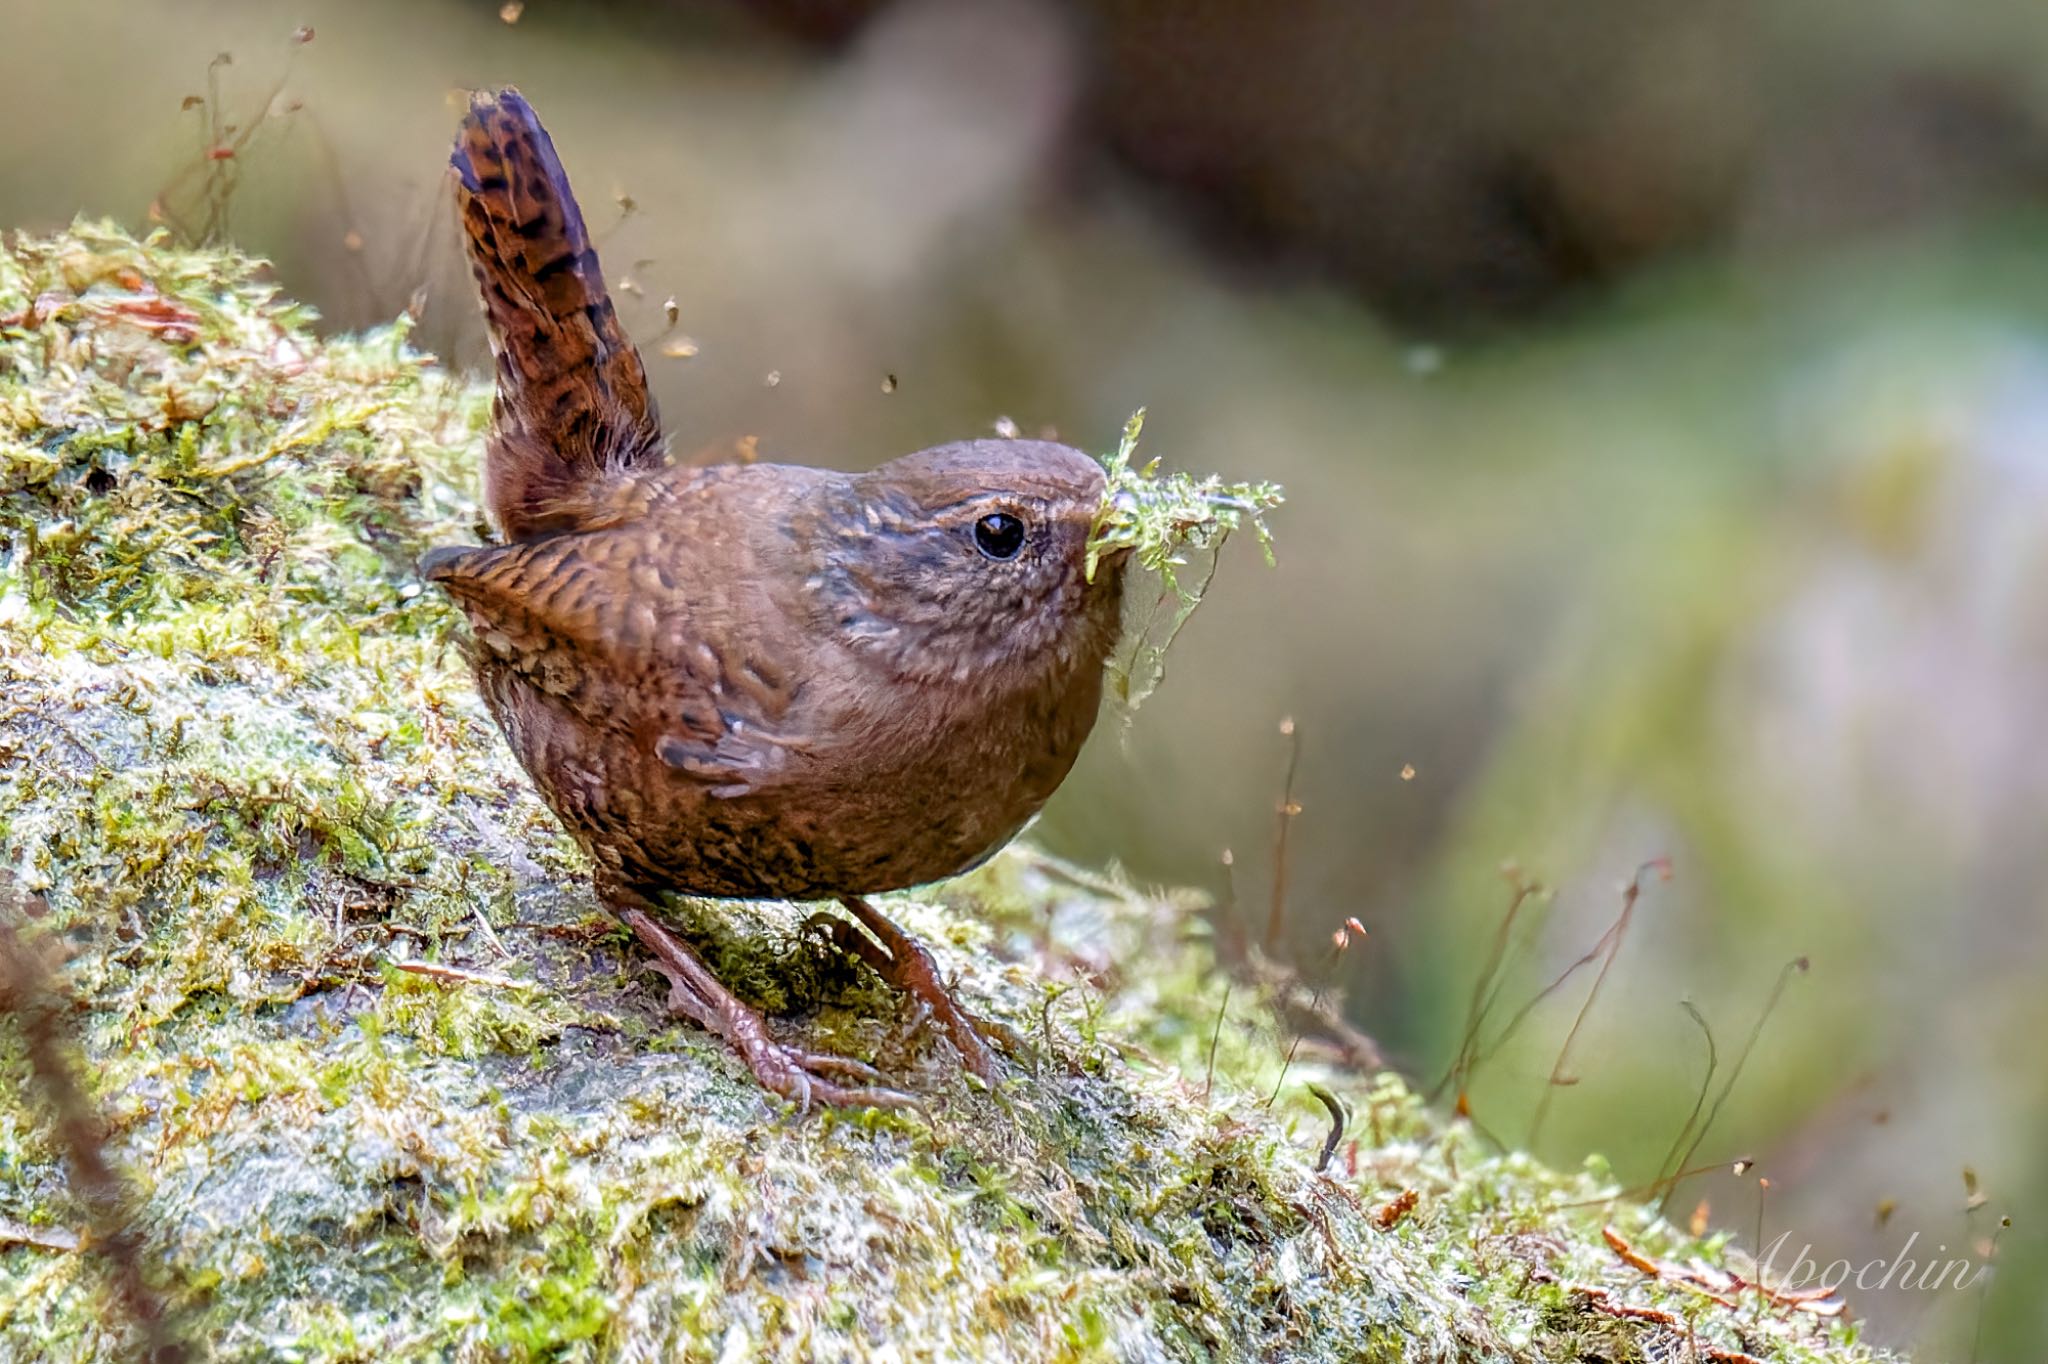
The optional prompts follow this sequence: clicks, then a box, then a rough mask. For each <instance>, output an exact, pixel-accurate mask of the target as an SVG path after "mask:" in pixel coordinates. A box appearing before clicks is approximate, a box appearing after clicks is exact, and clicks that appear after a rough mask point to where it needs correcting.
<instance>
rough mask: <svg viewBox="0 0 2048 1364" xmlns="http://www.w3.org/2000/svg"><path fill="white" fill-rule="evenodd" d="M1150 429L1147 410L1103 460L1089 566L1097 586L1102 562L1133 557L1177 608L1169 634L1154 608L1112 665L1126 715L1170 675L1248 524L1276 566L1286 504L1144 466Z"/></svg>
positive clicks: (1258, 492) (1262, 488) (1271, 486)
mask: <svg viewBox="0 0 2048 1364" xmlns="http://www.w3.org/2000/svg"><path fill="white" fill-rule="evenodd" d="M1144 429H1145V409H1144V408H1142V407H1141V408H1139V409H1138V410H1137V411H1136V412H1133V413H1132V414H1131V419H1130V420H1129V421H1127V422H1125V423H1124V435H1123V440H1122V441H1121V442H1120V443H1119V444H1118V446H1117V450H1116V453H1115V454H1113V455H1111V456H1109V457H1108V458H1107V459H1105V460H1104V461H1103V468H1104V470H1105V472H1106V473H1107V474H1108V481H1107V483H1106V485H1105V486H1104V488H1103V493H1102V509H1101V510H1100V511H1098V512H1097V513H1096V514H1095V527H1094V530H1093V531H1092V532H1091V533H1090V535H1089V537H1088V562H1087V568H1086V572H1087V575H1088V579H1089V581H1091V582H1092V581H1094V578H1095V570H1096V568H1097V567H1098V566H1099V565H1100V564H1101V562H1102V560H1103V559H1105V558H1107V557H1108V556H1110V555H1112V554H1117V553H1120V552H1121V553H1128V554H1129V555H1130V556H1131V557H1132V558H1133V559H1135V560H1136V561H1137V564H1138V566H1139V567H1140V568H1143V569H1147V570H1149V571H1151V572H1154V573H1157V574H1158V575H1159V579H1160V585H1161V588H1162V591H1161V594H1160V599H1159V605H1160V606H1161V607H1164V606H1165V605H1166V603H1167V602H1168V601H1169V600H1171V601H1172V602H1173V609H1172V611H1171V612H1170V613H1168V616H1167V619H1166V623H1165V626H1164V628H1163V630H1162V629H1161V628H1160V615H1159V613H1158V611H1156V610H1155V612H1154V614H1153V615H1152V617H1151V618H1150V619H1148V620H1147V621H1146V622H1145V623H1144V625H1143V626H1142V627H1141V628H1140V629H1138V630H1137V631H1136V633H1135V635H1134V637H1133V639H1132V641H1131V647H1130V652H1129V654H1128V655H1127V656H1124V657H1119V658H1116V659H1112V660H1111V662H1110V682H1111V686H1112V688H1113V690H1114V691H1115V693H1116V696H1117V699H1118V700H1119V701H1121V702H1123V704H1124V706H1125V708H1126V714H1128V713H1129V712H1130V711H1135V710H1136V709H1137V708H1138V706H1139V705H1140V704H1142V703H1143V702H1144V700H1145V698H1146V697H1148V696H1150V695H1151V694H1152V693H1153V691H1155V690H1156V689H1157V688H1158V686H1159V683H1160V680H1161V679H1162V678H1163V677H1165V675H1166V651H1167V649H1168V648H1169V647H1171V646H1172V644H1173V641H1174V638H1175V637H1176V636H1177V635H1179V634H1180V631H1181V627H1182V626H1184V625H1186V624H1187V622H1188V617H1190V616H1192V615H1193V614H1194V613H1195V608H1196V607H1197V606H1200V605H1201V604H1202V595H1203V593H1205V592H1206V591H1208V588H1209V583H1210V580H1211V579H1213V578H1214V577H1215V574H1216V556H1217V553H1218V551H1220V550H1221V549H1222V548H1223V542H1224V541H1225V540H1227V539H1229V538H1230V533H1231V532H1232V531H1234V530H1237V529H1238V528H1239V527H1241V526H1243V525H1244V524H1245V523H1246V522H1247V521H1249V522H1250V524H1251V528H1252V533H1253V534H1255V535H1257V536H1258V539H1259V549H1260V551H1261V552H1262V553H1263V554H1264V555H1265V558H1266V563H1267V564H1268V566H1270V565H1271V564H1272V563H1273V535H1272V531H1271V530H1270V529H1269V528H1268V527H1267V525H1266V513H1267V512H1269V511H1271V510H1272V509H1273V508H1275V507H1277V506H1279V505H1280V504H1281V502H1283V501H1284V500H1285V497H1284V495H1283V493H1282V491H1281V488H1280V485H1279V484H1277V483H1225V482H1224V481H1223V480H1222V479H1221V478H1220V477H1218V476H1217V475H1215V474H1210V475H1209V476H1208V477H1207V478H1199V479H1198V478H1196V477H1195V476H1194V475H1192V474H1187V473H1182V472H1179V471H1175V472H1172V473H1167V474H1162V473H1160V471H1159V460H1158V459H1156V458H1154V459H1151V460H1148V461H1147V462H1146V463H1145V464H1144V465H1142V466H1140V465H1138V464H1137V463H1136V462H1135V456H1136V455H1137V452H1138V437H1139V434H1140V433H1141V432H1142V431H1143V430H1144ZM1195 558H1199V559H1200V560H1201V561H1202V564H1203V567H1202V570H1201V572H1200V574H1199V577H1198V578H1197V577H1196V576H1195V575H1188V574H1184V573H1183V572H1181V570H1184V569H1186V568H1188V567H1189V565H1190V563H1191V562H1193V561H1194V559H1195ZM1155 641H1156V642H1155Z"/></svg>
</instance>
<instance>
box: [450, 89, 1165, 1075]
mask: <svg viewBox="0 0 2048 1364" xmlns="http://www.w3.org/2000/svg"><path fill="white" fill-rule="evenodd" d="M450 160H451V163H452V165H453V166H454V169H455V178H456V182H457V183H456V191H455V193H456V200H457V203H458V205H459V207H460V211H461V217H462V227H463V232H464V236H465V238H466V240H467V243H468V251H469V258H470V262H471V264H472V265H473V266H474V268H475V272H476V279H477V284H478V286H479V287H480V289H481V290H482V293H483V304H484V314H485V317H486V320H487V322H488V324H489V328H490V333H491V344H492V350H493V352H494V353H495V355H496V359H497V401H496V403H495V405H494V407H493V412H492V426H491V433H490V438H489V441H488V444H487V446H486V449H485V478H484V487H485V501H486V504H487V506H488V509H489V512H490V515H491V518H492V520H493V521H494V522H495V523H496V525H497V528H498V530H499V531H500V532H501V533H502V535H503V537H504V540H505V543H503V544H499V545H492V546H484V547H480V548H447V549H437V550H434V551H432V552H431V553H429V554H428V555H427V556H426V558H425V559H424V560H422V563H421V569H422V572H423V573H424V575H425V576H426V577H427V578H428V579H430V580H432V581H434V582H437V583H439V584H440V585H441V586H442V587H443V588H445V589H446V590H447V591H448V592H449V594H450V595H451V596H453V597H454V598H455V600H456V601H458V602H459V603H461V605H462V607H463V609H464V610H465V612H466V613H467V614H468V617H469V621H470V625H471V628H472V632H473V634H474V636H475V646H474V653H473V656H474V662H475V667H476V677H477V683H478V686H479V688H480V689H481V691H482V693H483V696H484V699H485V701H486V702H487V703H488V704H489V706H490V708H491V713H492V714H493V715H494V716H495V717H496V718H497V721H498V725H499V727H500V728H501V729H502V730H503V731H504V734H505V738H506V741H507V742H508V743H509V744H510V745H511V747H512V751H513V752H514V753H516V754H517V755H518V757H519V760H520V762H521V763H523V764H524V765H525V767H526V770H527V772H528V773H529V774H530V775H531V776H532V778H533V781H534V784H535V785H536V786H537V787H538V788H539V789H540V793H541V795H542V797H543V798H544V799H546V801H547V802H548V804H549V806H550V807H552V808H553V809H554V811H555V813H556V814H557V815H558V816H559V817H560V818H561V820H562V822H563V824H565V825H566V826H567V827H568V829H569V831H570V833H571V834H573V835H574V836H575V838H576V839H577V841H578V842H579V843H581V844H582V846H583V847H584V848H585V850H586V851H588V853H589V854H590V857H591V860H592V862H593V863H595V865H596V880H597V888H598V891H599V894H600V895H601V896H602V897H603V898H604V900H605V901H606V903H607V904H609V905H610V906H611V907H612V908H613V909H614V910H615V911H616V912H617V913H618V914H619V915H620V916H621V917H622V918H623V919H624V920H625V922H626V923H627V924H628V925H630V926H631V928H632V929H633V932H634V933H635V934H636V935H637V936H638V937H639V939H640V940H641V942H643V943H644V944H645V945H646V946H647V947H648V949H649V950H651V951H652V952H653V954H654V956H655V959H656V961H657V963H658V964H659V966H660V969H661V970H662V971H663V973H664V974H665V975H666V976H667V977H668V979H669V982H670V986H671V989H670V994H669V1004H670V1006H671V1007H672V1008H673V1009H675V1010H676V1011H677V1012H679V1013H681V1014H683V1015H686V1016H688V1017H689V1018H692V1019H694V1020H695V1021H696V1022H697V1023H698V1024H700V1025H701V1026H703V1027H705V1028H707V1029H709V1030H710V1031H712V1032H714V1033H716V1034H717V1035H719V1036H720V1037H722V1038H724V1039H725V1040H726V1041H727V1042H728V1043H729V1044H730V1045H731V1046H732V1047H733V1049H734V1050H735V1051H737V1052H738V1053H739V1055H740V1056H741V1058H742V1059H744V1060H745V1061H746V1063H747V1065H748V1066H749V1067H750V1068H751V1069H752V1070H753V1072H754V1074H755V1075H756V1076H757V1077H758V1078H759V1079H760V1081H761V1083H762V1084H763V1085H765V1086H766V1087H767V1088H769V1089H771V1090H773V1091H775V1092H776V1093H778V1094H782V1095H785V1096H788V1097H791V1098H795V1099H797V1100H798V1101H799V1102H806V1103H807V1102H808V1101H809V1100H810V1099H812V1098H817V1099H821V1100H823V1101H824V1102H827V1103H832V1104H841V1105H845V1104H864V1103H881V1104H890V1103H903V1102H907V1101H908V1096H907V1095H904V1094H901V1093H899V1092H897V1091H895V1090H891V1089H887V1088H883V1087H880V1086H879V1085H878V1084H877V1083H876V1082H877V1081H879V1079H880V1078H881V1077H880V1076H879V1075H878V1074H877V1073H876V1072H875V1071H874V1070H873V1069H872V1068H870V1067H868V1066H866V1065H864V1064H863V1063H861V1062H858V1061H855V1060H852V1059H850V1058H845V1057H839V1056H830V1055H822V1054H818V1053H814V1052H807V1051H803V1050H800V1049H797V1048H794V1047H790V1046H786V1045H783V1044H781V1043H778V1042H777V1041H775V1040H774V1039H773V1038H771V1037H770V1035H769V1033H768V1030H767V1028H766V1026H765V1024H764V1022H763V1020H762V1018H761V1017H760V1015H759V1014H758V1013H757V1012H756V1011H754V1010H753V1009H752V1008H750V1007H749V1006H747V1005H746V1004H744V1003H743V1002H741V1001H740V1000H739V999H738V998H736V997H735V996H734V995H733V994H732V993H731V992H730V991H729V990H727V989H726V988H725V986H723V985H722V984H720V983H719V981H718V980H717V979H716V978H715V977H714V976H713V975H712V973H711V972H710V970H709V969H707V968H706V966H705V965H704V963H703V962H702V961H701V960H700V959H699V958H698V957H697V955H696V954H695V953H694V952H692V951H691V950H690V948H689V947H688V946H687V945H685V944H684V943H683V942H681V941H680V940H678V939H677V938H676V937H675V936H674V935H673V934H671V933H670V932H669V931H668V930H667V929H665V928H664V927H663V926H662V924H661V923H660V921H659V919H658V918H657V917H656V914H657V913H658V906H659V899H660V896H661V895H662V893H663V892H668V891H675V892H682V893H687V894H693V895H706V896H721V897H731V898H735V899H762V898H789V899H817V898H835V899H837V900H838V901H839V902H840V903H841V904H843V905H845V906H846V907H847V908H848V909H849V910H850V911H851V912H852V913H853V915H854V916H855V918H856V919H857V920H858V921H859V925H860V926H859V927H856V926H855V925H854V924H853V923H850V922H848V921H846V920H844V919H831V920H830V921H829V923H830V924H831V926H832V930H833V936H834V937H835V938H836V939H837V941H839V942H840V943H841V944H842V945H843V946H845V947H847V948H849V949H851V950H853V951H855V952H857V953H858V954H859V955H860V956H861V957H862V958H863V959H865V960H866V961H867V962H868V963H869V964H870V965H872V966H873V967H874V968H875V969H876V970H877V971H879V972H880V973H881V975H882V976H883V977H884V978H886V979H887V980H889V981H890V982H892V983H893V984H894V985H896V986H897V987H898V988H899V989H902V990H904V991H906V992H908V993H909V994H911V995H912V996H913V997H915V998H916V999H917V1000H919V1001H921V1002H922V1003H923V1004H924V1005H925V1006H927V1007H928V1008H929V1009H930V1011H931V1013H932V1016H933V1017H934V1018H935V1019H936V1020H937V1021H938V1022H939V1023H940V1024H941V1025H942V1026H943V1027H944V1028H945V1030H946V1033H947V1035H948V1036H949V1037H950V1039H951V1040H952V1042H953V1045H954V1046H955V1047H956V1048H957V1049H958V1050H959V1052H960V1053H961V1056H962V1058H963V1060H964V1061H965V1062H966V1064H968V1065H969V1066H970V1067H972V1068H973V1069H974V1070H975V1071H976V1072H978V1073H979V1074H981V1075H983V1076H984V1077H989V1076H992V1075H993V1073H994V1069H993V1067H994V1063H993V1061H992V1060H991V1058H990V1055H989V1053H988V1050H987V1047H986V1046H985V1044H984V1042H983V1040H982V1038H981V1036H980V1035H979V1034H978V1032H977V1029H976V1025H975V1021H974V1019H973V1018H972V1017H971V1016H970V1015H969V1014H968V1013H967V1012H966V1010H964V1009H962V1008H961V1007H960V1006H959V1005H958V1004H956V1003H955V1002H954V1001H953V999H952V998H951V996H950V995H949V994H948V993H947V991H946V989H945V987H944V986H943V984H942V983H941V982H940V980H939V978H938V975H937V972H936V970H935V968H934V964H933V962H932V959H931V957H930V956H929V954H927V953H926V952H925V950H924V949H923V948H922V947H921V946H919V945H918V943H917V942H916V941H915V940H913V939H912V938H910V937H909V936H908V935H907V934H905V933H904V932H903V931H902V930H901V929H900V928H898V927H897V926H896V925H895V924H893V923H891V922H890V921H889V920H888V919H887V918H885V917H884V916H883V915H882V914H881V913H879V912H878V911H877V910H876V909H875V908H874V907H873V906H872V905H870V904H868V903H867V902H866V901H865V900H864V899H862V898H861V897H862V896H863V895H866V894H870V893H873V892H878V891H884V890H893V889H898V888H901V887H904V886H911V885H917V884H920V883H923V882H927V881H935V880H939V879H941V878H943V877H947V876H952V875H954V874H955V873H958V872H962V871H965V870H967V869H968V868H970V867H973V866H974V865H976V864H977V863H979V862H981V861H982V860H983V859H984V858H986V857H987V856H988V855H989V854H990V853H991V852H993V851H994V850H995V849H997V848H999V847H1001V846H1002V845H1003V844H1004V843H1005V842H1006V841H1008V839H1009V838H1010V837H1011V836H1012V835H1013V834H1015V833H1016V832H1017V830H1018V829H1019V828H1020V827H1022V826H1023V824H1024V823H1025V821H1027V820H1029V819H1030V818H1031V816H1032V815H1033V814H1035V813H1036V812H1037V811H1038V809H1039V807H1040V806H1041V805H1043V804H1044V803H1045V801H1046V798H1047V797H1049V796H1050V795H1051V794H1052V793H1053V790H1054V789H1055V788H1056V787H1058V785H1059V784H1060V782H1061V780H1062V779H1064V778H1065V776H1066V775H1067V771H1068V769H1069V768H1071V767H1072V766H1073V763H1074V759H1075V757H1076V756H1077V755H1078V754H1079V752H1080V749H1081V744H1082V742H1083V741H1084V740H1085V739H1086V738H1087V737H1088V732H1089V730H1090V729H1091V728H1092V727H1093V726H1094V724H1095V715H1096V710H1097V707H1098V703H1099V701H1100V697H1101V691H1102V678H1103V667H1104V663H1105V661H1106V660H1107V658H1108V655H1109V652H1110V650H1111V649H1112V647H1113V646H1114V644H1115V642H1116V638H1117V635H1118V631H1119V626H1120V619H1121V600H1122V575H1123V569H1124V558H1123V556H1121V555H1116V556H1111V557H1110V558H1108V559H1106V560H1104V561H1103V562H1102V563H1100V564H1098V566H1097V568H1096V571H1095V574H1094V577H1093V580H1092V581H1091V580H1090V579H1089V577H1088V575H1087V574H1086V573H1085V572H1084V567H1083V566H1084V563H1085V556H1086V550H1087V543H1088V537H1089V535H1090V532H1091V529H1092V527H1093V525H1094V520H1095V516H1096V512H1097V509H1098V506H1099V504H1100V502H1101V499H1102V494H1103V473H1102V470H1101V468H1100V467H1099V466H1098V465H1097V464H1096V463H1095V461H1094V460H1092V459H1090V458H1089V457H1088V456H1087V455H1085V454H1082V453H1081V452H1080V451H1078V450H1072V449H1069V448H1067V447H1065V446H1062V445H1053V444H1048V443H1044V442H1038V441H1020V440H979V441H966V442H962V443H960V444H956V445H946V446H940V447H938V448H937V449H932V450H925V451H921V452H920V453H917V454H913V455H905V456H904V457H902V458H901V459H896V460H892V461H890V462H889V463H887V464H884V465H882V466H881V467H879V468H877V469H875V470H873V471H871V472H869V473H865V474H857V475H849V474H841V473H834V472H830V471H827V470H823V469H812V468H802V467H796V466H790V465H775V464H751V465H727V466H716V467H711V468H681V467H676V466H673V465H671V464H669V463H668V461H667V458H666V454H665V450H664V446H663V440H662V434H661V425H660V420H659V418H658V417H657V415H656V413H655V407H654V402H653V399H652V398H651V397H650V395H649V394H648V391H647V375H646V371H645V369H644V368H643V367H642V364H641V360H640V355H639V352H638V351H637V350H635V348H634V346H633V343H632V342H631V341H630V340H629V339H628V338H627V336H626V334H625V332H624V331H623V330H622V329H621V327H620V326H619V322H618V319H617V317H616V316H615V315H614V314H613V311H612V305H611V300H610V298H609V296H608V295H607V293H606V290H605V286H604V277H603V274H602V273H601V272H600V270H599V268H598V261H597V254H596V252H595V251H594V250H593V249H592V248H591V244H590V238H589V234H588V233H587V232H586V231H585V230H584V226H583V218H582V214H581V212H580V211H579V210H578V208H577V206H576V200H575V197H574V196H573V195H572V194H571V193H570V190H569V183H568V180H567V178H566V176H565V175H564V174H563V171H562V167H561V163H560V162H559V161H558V160H557V159H556V156H555V150H554V146H553V144H552V142H550V140H549V138H548V135H547V132H546V131H545V130H544V129H543V128H542V127H541V125H540V121H539V120H538V119H537V118H535V117H534V113H533V110H532V109H531V108H530V107H529V106H528V105H527V103H526V101H525V100H524V99H522V98H521V97H520V96H519V94H518V93H517V92H516V91H513V90H505V91H503V92H501V93H498V94H496V95H490V94H480V95H478V96H476V97H475V98H474V99H473V100H472V102H471V107H470V111H469V115H468V117H467V118H465V119H464V121H463V124H462V129H461V132H460V134H459V135H458V136H457V138H456V142H455V149H454V153H453V155H452V157H451V158H450ZM868 935H872V936H868ZM849 1080H850V1081H851V1083H842V1082H845V1081H849Z"/></svg>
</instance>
